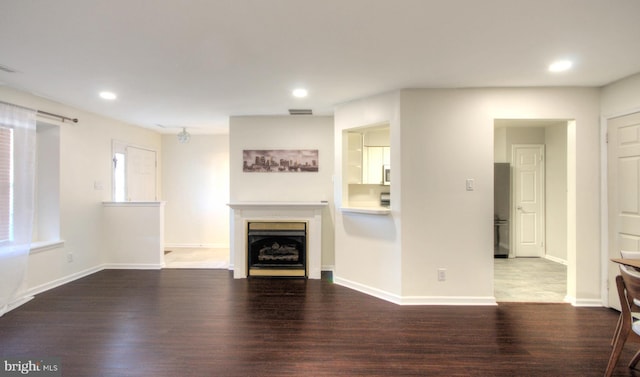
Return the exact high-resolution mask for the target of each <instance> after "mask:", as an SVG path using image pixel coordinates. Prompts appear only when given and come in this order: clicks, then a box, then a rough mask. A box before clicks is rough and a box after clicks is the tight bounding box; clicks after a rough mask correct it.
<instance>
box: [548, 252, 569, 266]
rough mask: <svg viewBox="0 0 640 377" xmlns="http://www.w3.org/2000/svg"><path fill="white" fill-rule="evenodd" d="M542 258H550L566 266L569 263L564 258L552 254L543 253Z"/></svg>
mask: <svg viewBox="0 0 640 377" xmlns="http://www.w3.org/2000/svg"><path fill="white" fill-rule="evenodd" d="M544 259H548V260H550V261H552V262H556V263H560V264H563V265H565V266H567V265H568V264H569V262H567V261H566V260H564V259H561V258H558V257H554V256H553V255H549V254H547V255H545V256H544Z"/></svg>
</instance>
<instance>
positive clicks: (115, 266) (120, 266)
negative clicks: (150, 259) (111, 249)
mask: <svg viewBox="0 0 640 377" xmlns="http://www.w3.org/2000/svg"><path fill="white" fill-rule="evenodd" d="M102 269H103V270H160V269H162V264H155V263H154V264H146V263H145V264H140V263H138V264H133V263H107V264H103V265H102Z"/></svg>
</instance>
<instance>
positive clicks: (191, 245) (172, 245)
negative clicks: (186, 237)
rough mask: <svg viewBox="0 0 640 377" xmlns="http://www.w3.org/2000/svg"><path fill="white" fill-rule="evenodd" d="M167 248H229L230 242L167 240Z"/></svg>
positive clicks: (165, 246)
mask: <svg viewBox="0 0 640 377" xmlns="http://www.w3.org/2000/svg"><path fill="white" fill-rule="evenodd" d="M164 248H165V249H171V248H174V249H228V248H229V244H228V243H180V242H165V244H164Z"/></svg>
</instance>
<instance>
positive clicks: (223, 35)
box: [0, 0, 640, 133]
mask: <svg viewBox="0 0 640 377" xmlns="http://www.w3.org/2000/svg"><path fill="white" fill-rule="evenodd" d="M638 16H640V1H638V0H530V1H528V0H315V1H311V0H109V1H107V0H105V1H86V0H56V1H48V0H41V1H37V0H31V1H25V0H2V1H1V2H0V36H2V37H1V38H0V65H2V66H5V67H9V68H11V69H14V70H15V71H17V72H16V73H7V72H4V71H0V82H2V83H3V84H4V85H7V86H10V87H15V88H18V89H22V90H26V91H29V92H32V93H35V94H37V95H41V96H44V97H47V98H50V99H53V100H56V101H58V102H62V103H65V104H68V105H72V106H74V107H78V108H81V109H86V110H89V111H92V112H95V113H99V114H103V115H106V116H109V117H112V118H116V119H121V120H124V121H127V122H130V123H133V124H136V125H140V126H144V127H150V128H153V129H156V130H158V131H160V132H177V131H176V130H162V129H160V128H159V127H157V126H155V124H163V125H166V126H186V127H188V129H189V131H191V132H193V133H221V132H222V133H224V132H227V131H226V130H227V128H228V117H229V116H232V115H283V114H287V113H288V109H290V108H309V109H312V110H313V112H314V114H332V113H333V108H334V106H335V105H337V104H340V103H343V102H346V101H350V100H353V99H358V98H362V97H365V96H369V95H373V94H377V93H380V92H385V91H389V90H395V89H400V88H451V87H456V88H457V87H495V86H501V87H513V86H602V85H605V84H608V83H610V82H612V81H615V80H618V79H620V78H623V77H626V76H629V75H631V74H634V73H637V72H640V22H639V21H638ZM559 58H570V59H572V60H574V69H573V70H571V71H569V72H564V73H561V74H550V73H549V72H547V65H548V64H549V63H551V62H552V61H553V60H555V59H559ZM299 86H303V87H306V88H307V89H308V90H309V96H308V97H307V98H305V99H297V98H293V97H292V96H291V91H292V90H293V89H294V88H296V87H299ZM102 90H111V91H114V92H116V93H117V94H118V99H117V100H115V101H112V102H107V101H105V100H102V99H100V98H99V97H98V95H97V94H98V92H100V91H102ZM69 115H70V116H73V114H69Z"/></svg>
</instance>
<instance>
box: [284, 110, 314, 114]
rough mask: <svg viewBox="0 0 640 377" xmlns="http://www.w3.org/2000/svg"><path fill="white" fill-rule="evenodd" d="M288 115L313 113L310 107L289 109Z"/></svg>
mask: <svg viewBox="0 0 640 377" xmlns="http://www.w3.org/2000/svg"><path fill="white" fill-rule="evenodd" d="M289 115H313V112H312V111H311V109H289Z"/></svg>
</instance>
